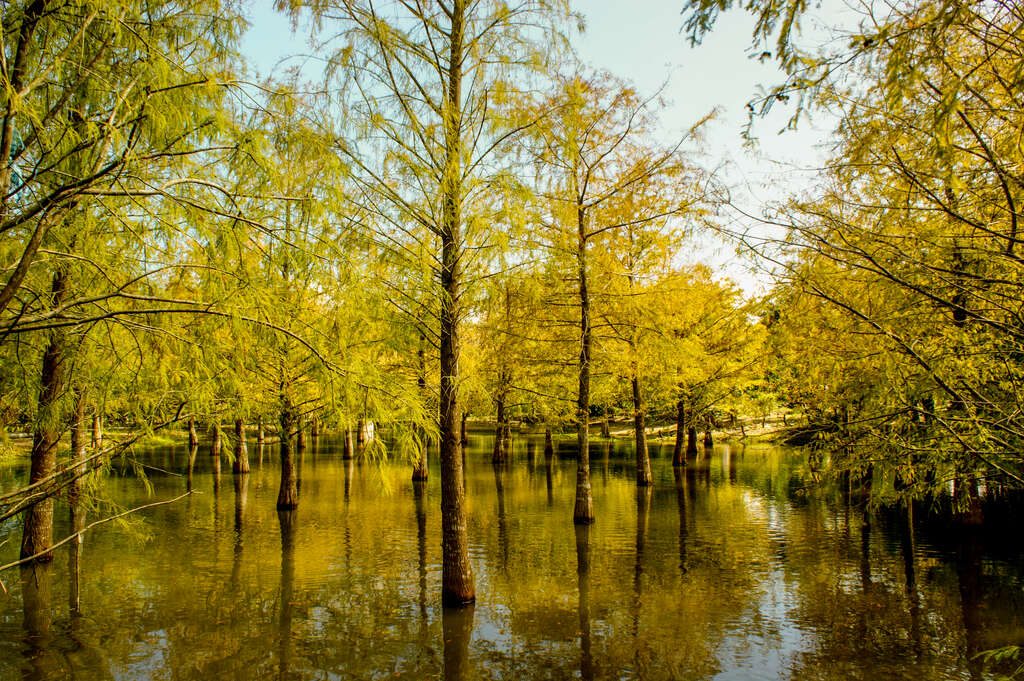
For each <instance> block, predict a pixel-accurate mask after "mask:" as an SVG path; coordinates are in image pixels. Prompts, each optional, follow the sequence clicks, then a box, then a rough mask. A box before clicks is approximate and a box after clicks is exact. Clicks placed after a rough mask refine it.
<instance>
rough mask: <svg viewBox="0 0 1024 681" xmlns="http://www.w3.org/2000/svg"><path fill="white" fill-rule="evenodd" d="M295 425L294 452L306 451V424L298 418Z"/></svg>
mask: <svg viewBox="0 0 1024 681" xmlns="http://www.w3.org/2000/svg"><path fill="white" fill-rule="evenodd" d="M295 425H296V428H297V429H298V432H297V433H296V434H295V450H296V451H298V452H304V451H306V423H305V421H304V420H303V418H302V417H301V416H300V417H298V418H297V419H295Z"/></svg>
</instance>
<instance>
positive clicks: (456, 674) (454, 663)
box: [441, 605, 477, 681]
mask: <svg viewBox="0 0 1024 681" xmlns="http://www.w3.org/2000/svg"><path fill="white" fill-rule="evenodd" d="M475 614H476V608H475V607H474V606H472V605H471V606H468V607H465V608H444V609H443V610H442V613H441V631H442V638H443V640H444V681H473V680H475V679H476V678H477V674H476V672H475V671H474V669H473V668H472V665H471V662H470V657H469V643H470V639H471V638H472V637H473V617H474V615H475Z"/></svg>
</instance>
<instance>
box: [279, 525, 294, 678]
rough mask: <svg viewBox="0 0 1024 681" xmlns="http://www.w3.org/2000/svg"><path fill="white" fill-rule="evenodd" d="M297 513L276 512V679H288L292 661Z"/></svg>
mask: <svg viewBox="0 0 1024 681" xmlns="http://www.w3.org/2000/svg"><path fill="white" fill-rule="evenodd" d="M297 515H298V512H297V511H294V510H284V511H278V512H277V520H278V523H280V525H281V590H280V598H279V601H278V615H277V635H278V678H279V679H287V678H288V677H289V667H290V665H291V660H292V602H293V599H294V593H293V592H294V590H295V531H296V526H297V524H298V523H297Z"/></svg>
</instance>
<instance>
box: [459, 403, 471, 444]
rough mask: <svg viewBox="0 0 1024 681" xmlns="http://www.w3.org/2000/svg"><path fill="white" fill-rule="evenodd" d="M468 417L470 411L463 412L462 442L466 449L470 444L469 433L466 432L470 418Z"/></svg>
mask: <svg viewBox="0 0 1024 681" xmlns="http://www.w3.org/2000/svg"><path fill="white" fill-rule="evenodd" d="M468 418H469V412H468V411H464V412H462V430H461V438H460V442H461V443H462V447H463V449H465V447H466V446H468V445H469V435H468V434H467V432H466V419H468Z"/></svg>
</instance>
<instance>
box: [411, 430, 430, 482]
mask: <svg viewBox="0 0 1024 681" xmlns="http://www.w3.org/2000/svg"><path fill="white" fill-rule="evenodd" d="M429 477H430V471H429V469H428V468H427V442H426V440H425V439H424V440H423V441H421V442H420V443H419V452H417V454H416V461H415V462H414V463H413V467H412V480H413V482H423V481H425V480H427V478H429Z"/></svg>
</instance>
